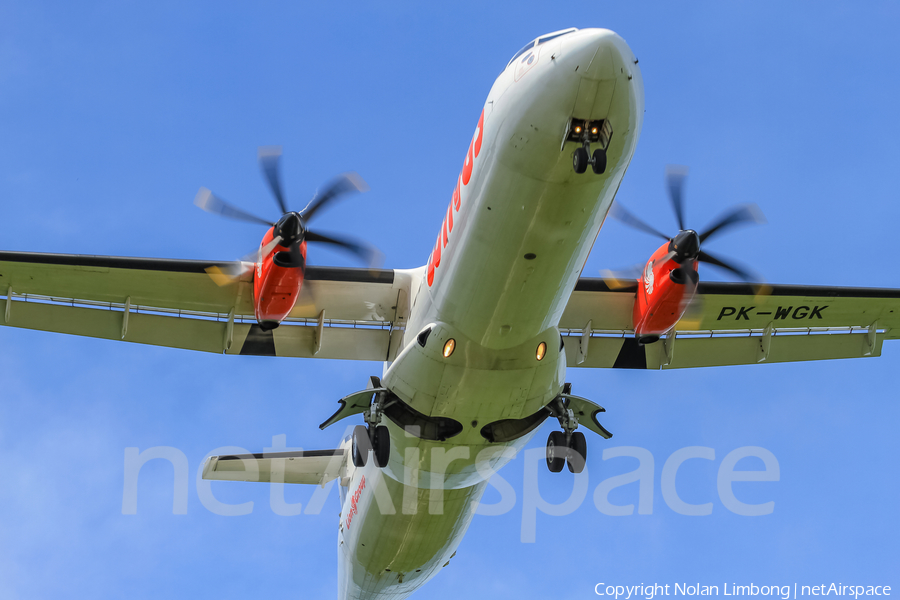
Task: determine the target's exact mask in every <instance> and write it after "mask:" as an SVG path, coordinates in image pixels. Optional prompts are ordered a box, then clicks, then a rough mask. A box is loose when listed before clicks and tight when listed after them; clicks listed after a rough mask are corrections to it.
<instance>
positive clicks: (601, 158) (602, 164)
mask: <svg viewBox="0 0 900 600" xmlns="http://www.w3.org/2000/svg"><path fill="white" fill-rule="evenodd" d="M591 168H592V169H593V170H594V173H596V174H597V175H602V174H603V173H604V172H605V171H606V150H602V149H600V148H598V149H596V150H594V156H593V158H591Z"/></svg>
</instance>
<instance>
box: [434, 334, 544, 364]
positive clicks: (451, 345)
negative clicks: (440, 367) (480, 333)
mask: <svg viewBox="0 0 900 600" xmlns="http://www.w3.org/2000/svg"><path fill="white" fill-rule="evenodd" d="M454 350H456V340H454V339H453V338H450V339H449V340H447V343H446V344H444V358H450V355H451V354H453V351H454ZM539 360H540V359H539Z"/></svg>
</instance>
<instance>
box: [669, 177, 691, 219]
mask: <svg viewBox="0 0 900 600" xmlns="http://www.w3.org/2000/svg"><path fill="white" fill-rule="evenodd" d="M687 174H688V168H687V167H682V166H679V165H669V166H667V167H666V187H667V188H669V200H671V201H672V208H673V209H674V210H675V218H676V219H677V220H678V230H679V231H684V195H683V194H682V191H683V189H684V178H685V177H687Z"/></svg>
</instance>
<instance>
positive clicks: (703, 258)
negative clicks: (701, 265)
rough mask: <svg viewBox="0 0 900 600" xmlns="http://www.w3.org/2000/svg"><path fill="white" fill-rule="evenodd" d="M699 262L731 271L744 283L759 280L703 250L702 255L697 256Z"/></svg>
mask: <svg viewBox="0 0 900 600" xmlns="http://www.w3.org/2000/svg"><path fill="white" fill-rule="evenodd" d="M697 260H699V261H700V262H705V263H708V264H711V265H715V266H717V267H719V268H722V269H725V270H728V271H731V272H732V273H734V274H735V275H737V276H738V277H740V278H741V279H743V280H744V281H748V282H752V281H753V280H754V279H758V277H757V276H755V275H753V274H752V273H750V272H749V271H747V270H745V269H742V268H741V267H738V266H736V265H734V264H732V263H728V262H725V261H724V260H722V259H720V258H716V257H715V256H713V255H712V254H710V253H709V252H704V251H703V250H701V251H700V253H699V254H698V255H697Z"/></svg>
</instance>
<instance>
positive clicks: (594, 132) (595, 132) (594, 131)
mask: <svg viewBox="0 0 900 600" xmlns="http://www.w3.org/2000/svg"><path fill="white" fill-rule="evenodd" d="M591 133H592V134H593V135H597V128H596V127H594V128H593V129H591Z"/></svg>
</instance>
